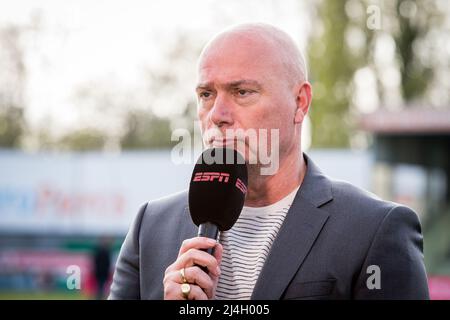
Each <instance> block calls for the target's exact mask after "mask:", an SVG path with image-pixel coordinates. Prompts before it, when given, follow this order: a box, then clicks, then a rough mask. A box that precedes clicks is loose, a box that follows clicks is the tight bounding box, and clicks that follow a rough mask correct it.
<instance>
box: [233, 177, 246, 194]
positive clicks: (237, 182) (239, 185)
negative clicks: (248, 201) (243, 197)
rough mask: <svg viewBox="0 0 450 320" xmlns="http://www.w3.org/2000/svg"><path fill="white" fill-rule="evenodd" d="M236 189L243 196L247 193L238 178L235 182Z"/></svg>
mask: <svg viewBox="0 0 450 320" xmlns="http://www.w3.org/2000/svg"><path fill="white" fill-rule="evenodd" d="M236 188H238V189H239V190H241V191H242V193H243V194H246V193H247V186H246V185H245V184H244V183H243V182H242V180H241V179H239V178H237V180H236Z"/></svg>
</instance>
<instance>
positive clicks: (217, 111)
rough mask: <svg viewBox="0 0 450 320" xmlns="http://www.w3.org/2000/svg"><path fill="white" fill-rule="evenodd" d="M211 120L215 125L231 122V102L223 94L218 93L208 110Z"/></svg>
mask: <svg viewBox="0 0 450 320" xmlns="http://www.w3.org/2000/svg"><path fill="white" fill-rule="evenodd" d="M210 119H211V122H212V123H214V124H215V125H216V126H217V127H219V128H220V127H222V126H230V125H232V124H233V115H232V110H231V102H230V101H228V99H227V97H226V96H225V95H223V94H218V95H217V97H216V99H215V101H214V105H213V107H212V109H211V111H210Z"/></svg>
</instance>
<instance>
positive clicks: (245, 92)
mask: <svg viewBox="0 0 450 320" xmlns="http://www.w3.org/2000/svg"><path fill="white" fill-rule="evenodd" d="M250 93H251V91H250V90H245V89H239V90H237V94H238V96H240V97H245V96H248V95H249V94H250Z"/></svg>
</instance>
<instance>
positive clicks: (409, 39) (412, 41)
mask: <svg viewBox="0 0 450 320" xmlns="http://www.w3.org/2000/svg"><path fill="white" fill-rule="evenodd" d="M395 5H396V8H395V10H393V12H394V14H395V17H396V18H397V20H398V29H397V30H396V32H395V31H394V32H393V35H394V39H395V43H396V50H397V54H398V56H399V63H400V70H401V89H402V94H403V99H404V100H405V102H408V101H411V100H414V99H415V98H420V97H421V96H422V95H423V94H424V93H425V91H426V89H427V87H428V83H430V80H431V78H432V77H433V68H432V67H431V66H428V65H426V64H424V63H423V62H422V61H421V60H422V59H421V58H420V52H419V50H418V49H417V48H418V45H419V44H420V41H421V40H422V39H423V38H424V37H426V36H427V34H428V32H429V31H430V30H431V24H432V23H431V22H432V21H433V20H434V21H435V20H436V19H437V18H438V17H439V15H440V14H439V12H438V10H437V9H436V7H435V3H434V1H412V0H397V1H396V3H395Z"/></svg>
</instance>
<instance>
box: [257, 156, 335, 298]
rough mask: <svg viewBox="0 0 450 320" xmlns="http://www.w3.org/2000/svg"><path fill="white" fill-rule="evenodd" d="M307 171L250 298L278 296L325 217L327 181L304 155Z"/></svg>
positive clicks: (329, 189)
mask: <svg viewBox="0 0 450 320" xmlns="http://www.w3.org/2000/svg"><path fill="white" fill-rule="evenodd" d="M305 160H306V163H307V172H306V175H305V178H304V180H303V183H302V185H301V186H300V189H299V191H298V192H297V195H296V196H295V199H294V202H293V203H292V206H291V208H290V209H289V211H288V213H287V215H286V218H285V220H284V223H283V225H282V226H281V228H280V231H279V232H278V235H277V238H276V239H275V241H274V243H273V244H272V248H271V250H270V253H269V255H268V257H267V259H266V262H265V264H264V267H263V268H262V270H261V273H260V275H259V277H258V280H257V282H256V285H255V288H254V290H253V294H252V297H251V299H254V300H276V299H280V297H281V296H282V294H283V292H284V290H285V289H286V287H287V286H288V285H289V282H290V281H291V279H292V278H293V276H294V275H295V273H296V272H297V270H298V269H299V267H300V266H301V265H302V263H303V261H304V260H305V258H306V256H307V255H308V252H309V251H310V250H311V248H312V246H313V245H314V241H315V240H316V238H317V236H318V235H319V233H320V231H321V230H322V228H323V226H324V224H325V223H326V221H327V219H328V216H329V214H328V212H327V211H325V210H324V209H320V208H319V207H320V206H321V205H323V204H325V203H326V202H329V201H331V200H332V198H333V197H332V193H331V184H330V181H329V180H328V179H327V178H326V177H325V176H324V175H322V173H321V172H320V170H319V169H318V168H317V167H316V166H315V165H314V163H313V162H312V161H311V160H310V159H309V158H308V157H307V156H306V155H305Z"/></svg>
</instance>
